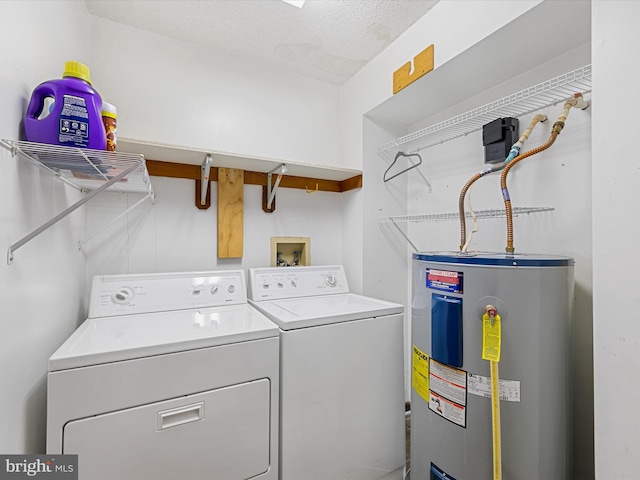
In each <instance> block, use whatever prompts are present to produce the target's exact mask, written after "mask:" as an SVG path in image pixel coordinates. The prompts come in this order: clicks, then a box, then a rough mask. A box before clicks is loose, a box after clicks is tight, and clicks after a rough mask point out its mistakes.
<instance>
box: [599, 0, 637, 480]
mask: <svg viewBox="0 0 640 480" xmlns="http://www.w3.org/2000/svg"><path fill="white" fill-rule="evenodd" d="M638 18H640V3H638V2H626V1H610V2H602V1H594V2H593V23H592V28H593V99H594V105H593V285H594V302H593V303H594V304H593V310H594V365H595V367H594V376H595V379H594V380H595V381H594V390H595V445H596V448H595V452H596V454H595V460H596V478H597V479H598V480H609V479H616V480H632V479H633V480H635V479H637V478H638V476H639V475H640V474H639V473H638V472H640V457H639V456H638V451H639V450H640V437H638V430H639V428H640V417H639V415H638V404H639V403H640V385H639V384H638V382H637V381H635V375H636V373H637V371H638V368H639V367H640V353H639V352H640V350H639V349H638V343H639V342H640V322H639V321H638V320H639V318H640V317H639V314H638V312H639V311H640V294H639V293H638V281H637V278H636V277H637V272H638V269H639V267H640V252H639V251H638V249H637V248H636V243H637V240H638V236H639V233H640V231H639V229H638V222H637V221H636V213H635V211H634V209H635V205H637V203H638V199H639V198H640V193H639V192H640V191H639V190H638V182H639V181H640V161H639V160H638V157H637V155H635V153H634V151H635V148H636V147H635V140H636V137H635V133H634V132H636V131H637V130H638V127H639V126H640V125H639V122H638V116H637V112H636V106H637V105H639V104H640V93H639V91H638V86H637V83H638V82H637V78H636V77H635V74H636V73H638V72H640V69H639V68H638V65H637V63H636V62H634V61H632V60H631V59H633V58H636V57H637V52H638V48H639V47H640V34H639V33H638V26H637V22H636V20H637V19H638Z"/></svg>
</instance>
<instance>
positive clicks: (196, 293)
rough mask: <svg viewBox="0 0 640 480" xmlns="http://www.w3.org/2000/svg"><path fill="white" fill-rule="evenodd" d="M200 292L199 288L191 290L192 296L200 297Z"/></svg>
mask: <svg viewBox="0 0 640 480" xmlns="http://www.w3.org/2000/svg"><path fill="white" fill-rule="evenodd" d="M200 292H202V290H201V289H200V287H194V288H193V290H191V294H192V295H200Z"/></svg>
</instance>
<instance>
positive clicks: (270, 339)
mask: <svg viewBox="0 0 640 480" xmlns="http://www.w3.org/2000/svg"><path fill="white" fill-rule="evenodd" d="M278 356H279V336H278V328H277V326H276V325H274V324H273V323H272V322H270V321H269V320H268V319H267V318H266V317H265V316H264V315H262V314H261V313H259V312H257V311H256V310H255V309H254V308H253V307H251V306H250V305H248V303H247V297H246V283H245V276H244V272H243V271H219V272H191V273H168V274H149V275H116V276H98V277H94V279H93V286H92V291H91V299H90V312H89V318H88V319H87V320H86V321H85V322H84V323H83V324H82V325H81V326H80V327H79V328H78V329H77V330H76V331H75V332H74V333H73V334H72V335H71V337H69V339H68V340H67V341H66V342H65V343H64V344H63V345H62V346H61V347H60V348H59V349H58V350H57V351H56V352H55V353H54V354H53V355H52V356H51V358H50V359H49V374H48V399H47V452H48V453H50V454H77V455H78V469H79V478H80V479H87V480H88V479H90V480H103V479H104V480H113V479H116V478H117V479H119V480H147V479H148V480H152V479H153V480H158V479H166V480H175V479H181V480H187V479H188V480H196V479H197V480H202V479H204V478H216V479H225V480H244V479H248V478H252V479H260V480H277V479H278V475H279V471H278V429H277V425H278V419H279V416H278V405H279V403H278V402H279V400H278V396H279V369H278Z"/></svg>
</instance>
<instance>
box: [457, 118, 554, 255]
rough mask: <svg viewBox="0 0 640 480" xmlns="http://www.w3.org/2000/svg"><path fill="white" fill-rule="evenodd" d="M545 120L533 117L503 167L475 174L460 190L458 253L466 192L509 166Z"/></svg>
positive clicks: (462, 247) (463, 234) (462, 240)
mask: <svg viewBox="0 0 640 480" xmlns="http://www.w3.org/2000/svg"><path fill="white" fill-rule="evenodd" d="M546 120H547V117H546V115H541V114H538V115H536V116H535V117H533V119H532V120H531V123H530V124H529V126H528V127H527V129H526V130H525V131H524V132H522V135H520V138H519V139H518V141H517V142H516V143H515V144H514V145H513V147H511V151H510V152H509V155H508V156H507V158H506V160H505V163H504V164H503V165H499V166H494V167H491V168H489V169H487V170H485V171H483V172H480V173H476V174H475V175H474V176H473V177H471V178H470V179H469V180H468V181H467V183H465V184H464V187H462V190H460V197H459V199H458V214H459V217H460V251H461V252H464V250H465V245H466V243H467V222H466V214H465V211H464V199H465V197H466V195H467V192H468V191H469V189H470V188H471V186H472V185H473V184H474V183H475V182H476V180H478V179H479V178H482V177H484V176H485V175H488V174H489V173H495V172H499V171H500V170H502V169H503V168H504V167H505V165H507V164H509V162H511V161H512V159H514V158H517V156H516V155H517V154H518V153H519V152H520V149H521V148H522V145H524V142H526V141H527V139H528V138H529V135H531V132H532V131H533V129H534V127H535V126H536V125H537V124H538V122H545V121H546Z"/></svg>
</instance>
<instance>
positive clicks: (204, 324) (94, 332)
mask: <svg viewBox="0 0 640 480" xmlns="http://www.w3.org/2000/svg"><path fill="white" fill-rule="evenodd" d="M278 333H279V330H278V327H277V326H276V325H274V324H273V323H272V322H270V321H269V320H268V319H267V318H266V317H265V316H264V315H262V314H261V313H260V312H258V311H257V310H256V309H254V308H253V307H251V306H250V305H248V304H246V303H245V304H241V305H230V306H226V307H214V308H205V309H199V310H180V311H173V312H160V313H148V314H141V315H126V316H120V317H103V318H89V319H87V320H85V321H84V323H83V324H82V325H80V327H78V329H77V330H76V331H75V332H74V333H73V334H72V335H71V336H70V337H69V338H68V339H67V341H66V342H64V344H62V346H61V347H60V348H59V349H58V350H57V351H56V352H55V353H54V354H53V355H52V356H51V358H49V371H51V372H52V371H55V370H64V369H68V368H78V367H86V366H89V365H99V364H102V363H109V362H117V361H122V360H131V359H134V358H141V357H149V356H153V355H162V354H167V353H175V352H182V351H186V350H194V349H197V348H206V347H213V346H219V345H227V344H231V343H239V342H246V341H249V340H258V339H261V338H268V337H276V336H278Z"/></svg>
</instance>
